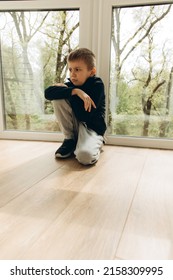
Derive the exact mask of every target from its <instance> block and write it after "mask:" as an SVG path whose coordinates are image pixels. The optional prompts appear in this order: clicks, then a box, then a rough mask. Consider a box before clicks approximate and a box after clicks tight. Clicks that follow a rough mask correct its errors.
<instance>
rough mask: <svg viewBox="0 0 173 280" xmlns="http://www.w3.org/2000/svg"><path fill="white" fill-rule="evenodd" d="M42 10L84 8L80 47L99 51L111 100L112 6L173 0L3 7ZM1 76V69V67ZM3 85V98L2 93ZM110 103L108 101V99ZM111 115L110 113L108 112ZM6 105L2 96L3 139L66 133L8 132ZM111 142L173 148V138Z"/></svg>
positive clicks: (56, 0) (52, 1) (66, 0)
mask: <svg viewBox="0 0 173 280" xmlns="http://www.w3.org/2000/svg"><path fill="white" fill-rule="evenodd" d="M8 3H10V10H13V9H14V10H22V9H23V10H25V9H29V10H41V9H66V8H67V9H68V8H74V9H75V8H79V9H80V38H79V46H80V47H88V48H90V49H91V50H93V52H94V53H95V54H96V58H97V75H98V76H100V77H101V78H102V79H103V81H104V84H105V90H106V95H107V101H108V91H109V69H110V65H109V63H110V49H111V29H112V26H111V25H112V8H113V7H116V6H117V7H120V6H129V7H130V6H134V5H145V4H172V3H173V1H172V0H166V1H165V0H73V1H72V0H63V1H62V0H49V1H41V0H40V1H11V2H7V1H0V10H7V9H8ZM0 75H1V69H0ZM1 86H2V85H0V97H1V96H2V92H1ZM107 104H108V102H107ZM106 115H107V113H106ZM3 119H4V118H3V104H2V98H0V138H1V139H4V138H6V139H26V140H44V141H62V139H63V135H62V134H61V133H56V132H50V133H47V132H45V133H44V132H20V131H14V132H13V131H5V130H4V123H3ZM107 144H111V145H121V146H122V145H123V146H135V147H150V148H164V149H173V140H172V139H155V138H143V137H128V136H123V137H122V136H110V135H107Z"/></svg>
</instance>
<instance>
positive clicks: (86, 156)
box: [75, 150, 99, 165]
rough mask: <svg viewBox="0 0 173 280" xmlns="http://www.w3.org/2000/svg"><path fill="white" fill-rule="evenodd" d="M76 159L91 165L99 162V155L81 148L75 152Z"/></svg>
mask: <svg viewBox="0 0 173 280" xmlns="http://www.w3.org/2000/svg"><path fill="white" fill-rule="evenodd" d="M75 155H76V159H77V160H78V161H79V162H80V163H81V164H83V165H91V164H94V163H96V162H97V160H98V157H99V155H93V154H92V153H91V152H90V151H88V150H79V151H78V152H77V153H75Z"/></svg>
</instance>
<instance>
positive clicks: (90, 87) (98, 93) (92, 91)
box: [45, 76, 106, 136]
mask: <svg viewBox="0 0 173 280" xmlns="http://www.w3.org/2000/svg"><path fill="white" fill-rule="evenodd" d="M65 85H67V87H65V86H64V87H63V86H50V87H48V88H47V89H46V90H45V98H46V99H48V100H57V99H68V100H69V102H70V104H71V106H72V109H73V112H74V114H75V116H76V118H77V119H78V121H81V122H85V123H86V125H87V127H88V128H91V129H92V130H94V131H95V132H97V134H99V135H102V136H103V135H104V133H105V131H106V124H105V91H104V84H103V82H102V80H101V79H100V78H99V77H96V76H93V77H89V78H88V79H87V80H86V82H85V83H84V84H83V85H82V86H75V85H74V84H73V83H72V82H71V81H70V79H69V82H67V83H65ZM74 88H79V89H81V90H83V91H84V92H85V93H87V94H88V95H89V96H90V97H91V99H92V100H93V101H94V103H95V105H96V108H93V107H92V109H91V112H88V111H85V108H84V103H83V100H82V99H81V98H79V97H78V96H77V95H72V90H73V89H74Z"/></svg>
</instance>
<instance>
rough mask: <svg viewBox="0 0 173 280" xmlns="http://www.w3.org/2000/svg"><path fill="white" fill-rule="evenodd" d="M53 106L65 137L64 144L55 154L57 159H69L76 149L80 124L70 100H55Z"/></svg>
mask: <svg viewBox="0 0 173 280" xmlns="http://www.w3.org/2000/svg"><path fill="white" fill-rule="evenodd" d="M53 105H54V112H55V116H56V118H57V120H58V123H59V126H60V129H61V131H62V132H63V134H64V137H65V139H64V142H63V143H62V145H61V146H60V147H59V148H58V150H57V151H56V152H55V157H57V158H67V157H69V156H71V154H72V153H73V152H74V150H75V148H76V142H77V137H78V129H79V124H78V121H77V119H76V117H75V115H74V113H73V111H72V108H71V105H70V103H69V102H68V100H66V99H60V100H54V101H53Z"/></svg>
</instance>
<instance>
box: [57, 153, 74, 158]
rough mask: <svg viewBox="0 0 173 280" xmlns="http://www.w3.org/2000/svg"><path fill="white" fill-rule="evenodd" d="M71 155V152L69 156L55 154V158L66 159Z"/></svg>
mask: <svg viewBox="0 0 173 280" xmlns="http://www.w3.org/2000/svg"><path fill="white" fill-rule="evenodd" d="M72 154H73V152H71V153H69V154H67V155H64V156H63V155H61V154H58V153H57V154H55V158H68V157H70V156H71V155H72Z"/></svg>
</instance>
